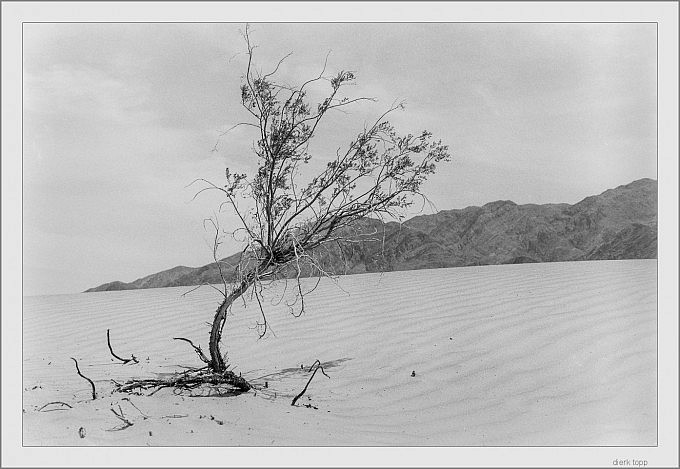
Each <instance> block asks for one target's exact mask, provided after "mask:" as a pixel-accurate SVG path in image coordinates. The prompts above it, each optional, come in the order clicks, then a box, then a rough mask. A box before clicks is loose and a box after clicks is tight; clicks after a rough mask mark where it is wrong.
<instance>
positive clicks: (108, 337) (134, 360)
mask: <svg viewBox="0 0 680 469" xmlns="http://www.w3.org/2000/svg"><path fill="white" fill-rule="evenodd" d="M106 344H107V345H108V346H109V352H111V356H113V358H115V359H116V360H120V361H121V362H123V364H128V363H130V362H132V363H139V360H137V357H135V356H134V355H132V356H131V358H121V357H119V356H118V355H116V354H115V353H114V351H113V347H111V330H110V329H106Z"/></svg>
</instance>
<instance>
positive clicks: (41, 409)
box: [38, 401, 73, 412]
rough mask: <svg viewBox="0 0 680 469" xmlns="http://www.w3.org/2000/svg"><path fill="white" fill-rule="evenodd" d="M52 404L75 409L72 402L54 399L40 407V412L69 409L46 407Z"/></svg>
mask: <svg viewBox="0 0 680 469" xmlns="http://www.w3.org/2000/svg"><path fill="white" fill-rule="evenodd" d="M50 405H60V406H66V407H68V408H69V409H73V406H72V405H71V404H67V403H66V402H62V401H53V402H48V403H47V404H45V405H44V406H42V407H41V408H39V409H38V412H52V411H54V410H67V409H65V408H64V407H56V408H50V409H46V407H47V406H50Z"/></svg>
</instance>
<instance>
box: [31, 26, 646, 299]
mask: <svg viewBox="0 0 680 469" xmlns="http://www.w3.org/2000/svg"><path fill="white" fill-rule="evenodd" d="M242 28H243V26H242V25H235V24H25V25H24V38H23V40H24V42H23V52H24V55H23V60H24V62H23V63H24V69H23V105H24V108H23V269H24V270H23V275H24V294H26V295H32V294H52V293H69V292H78V291H82V290H84V289H86V288H89V287H92V286H96V285H99V284H101V283H104V282H108V281H113V280H122V281H126V282H128V281H132V280H135V279H136V278H139V277H142V276H145V275H148V274H151V273H154V272H157V271H160V270H164V269H168V268H171V267H174V266H176V265H187V266H199V265H204V264H207V263H208V262H210V261H211V250H210V247H209V246H208V238H209V235H208V234H207V233H206V232H205V231H204V229H203V224H202V220H203V219H204V218H206V217H207V216H210V215H211V214H212V211H213V210H214V209H216V207H217V200H216V199H215V198H212V197H199V198H198V199H197V200H194V201H192V197H193V195H194V192H195V188H186V187H185V186H186V185H187V184H189V183H190V182H191V181H192V180H193V179H195V178H198V177H205V178H208V179H212V180H215V181H220V178H221V177H222V175H223V174H224V168H225V167H226V166H229V167H230V168H233V169H234V170H237V171H246V172H252V170H253V169H254V168H255V163H256V159H255V158H254V157H253V155H252V153H251V152H250V150H249V149H250V146H251V143H252V141H253V140H254V138H255V137H254V135H253V134H252V133H251V132H249V131H248V130H247V129H245V128H244V129H243V130H238V131H235V132H233V133H231V134H230V135H229V137H228V138H226V139H222V140H221V141H220V145H219V146H218V151H216V152H213V151H212V149H213V147H214V146H215V143H216V141H217V139H218V135H219V132H220V131H221V130H224V129H226V128H228V127H229V126H231V125H232V124H234V123H237V122H240V121H242V120H244V119H245V117H246V116H245V114H244V111H242V110H241V108H240V100H239V98H240V91H239V84H240V79H241V76H242V74H243V73H244V65H245V55H244V54H243V51H244V43H243V40H242V38H241V36H240V34H239V30H240V29H242ZM252 40H253V42H254V43H256V44H257V45H258V48H257V49H256V54H255V61H256V63H257V64H258V66H259V68H262V69H267V70H268V69H271V68H272V67H273V66H274V65H275V64H276V62H277V61H278V60H279V59H280V58H281V57H283V56H284V55H285V54H287V53H289V52H293V55H292V56H291V57H290V58H289V59H287V61H286V62H285V63H284V65H283V66H282V68H281V70H280V77H281V79H282V80H283V81H285V82H288V83H300V82H301V81H304V80H306V79H308V78H311V77H313V76H315V75H316V74H318V73H319V71H320V70H321V67H322V65H323V62H324V58H325V56H326V54H327V53H328V52H329V51H331V53H330V56H329V60H328V72H329V74H332V73H333V72H334V71H337V70H341V69H344V70H352V71H355V72H356V75H357V77H358V78H357V84H356V86H354V87H352V88H351V89H349V90H348V93H349V94H350V95H355V96H359V95H361V96H373V97H376V98H378V102H377V103H371V104H370V105H366V104H362V105H359V106H356V107H354V108H352V109H351V110H350V113H349V114H340V113H336V114H335V115H333V116H330V115H329V117H328V121H327V123H326V124H327V126H326V127H324V128H323V129H320V131H319V132H318V143H317V144H316V146H315V147H314V149H315V150H316V152H317V158H318V159H319V161H320V162H322V161H323V159H324V154H327V152H326V151H325V150H327V149H328V148H331V147H333V152H334V146H337V145H339V144H341V143H342V142H349V140H350V139H351V137H352V136H353V135H354V134H356V132H357V131H358V130H359V129H360V128H362V127H363V125H364V123H365V122H367V121H369V120H371V119H372V118H375V117H377V116H378V115H379V114H381V113H382V111H384V110H385V109H386V108H387V107H388V106H389V105H390V104H392V103H393V102H394V101H397V100H405V101H406V103H407V108H406V111H405V112H402V113H399V114H398V115H395V117H394V119H393V122H394V123H395V124H396V125H397V127H398V129H399V130H400V131H402V132H404V133H406V132H409V131H411V132H414V133H415V132H417V131H420V130H422V129H428V130H430V131H432V132H433V133H434V135H435V136H436V137H438V138H441V139H442V140H444V141H445V142H446V143H448V144H449V146H450V149H451V150H452V154H453V156H454V159H453V161H452V162H451V163H448V164H446V165H444V166H442V167H441V168H440V169H439V171H438V173H437V174H436V175H435V176H434V177H432V178H431V180H430V181H429V182H428V183H427V184H426V185H425V186H424V188H423V189H424V192H425V193H426V194H427V195H429V197H430V199H431V200H432V201H433V202H434V204H435V205H436V208H437V209H438V210H443V209H452V208H463V207H466V206H469V205H483V204H485V203H488V202H491V201H494V200H498V199H510V200H513V201H514V202H517V203H520V204H522V203H548V202H567V203H575V202H578V201H579V200H581V199H582V198H584V197H586V196H588V195H593V194H598V193H600V192H602V191H604V190H606V189H608V188H612V187H616V186H618V185H621V184H627V183H629V182H631V181H633V180H635V179H639V178H643V177H649V178H656V170H657V168H656V25H654V24H470V23H465V24H353V25H352V24H323V25H318V24H317V25H312V24H304V25H303V24H254V25H252ZM231 222H233V219H229V218H225V223H227V224H229V223H231ZM235 249H236V245H229V244H228V245H225V250H224V252H223V254H224V255H228V254H231V253H232V252H233V251H234V250H235Z"/></svg>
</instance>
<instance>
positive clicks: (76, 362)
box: [71, 357, 97, 400]
mask: <svg viewBox="0 0 680 469" xmlns="http://www.w3.org/2000/svg"><path fill="white" fill-rule="evenodd" d="M71 360H73V361H74V363H75V364H76V372H77V373H78V376H80V377H81V378H83V379H86V380H87V382H88V383H90V386H92V400H95V399H97V390H96V389H95V387H94V382H93V381H92V380H91V379H90V378H88V377H87V376H85V375H83V374H82V373H81V372H80V368H79V367H78V361H77V360H76V359H75V358H73V357H71Z"/></svg>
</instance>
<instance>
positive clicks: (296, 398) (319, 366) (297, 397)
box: [290, 359, 330, 405]
mask: <svg viewBox="0 0 680 469" xmlns="http://www.w3.org/2000/svg"><path fill="white" fill-rule="evenodd" d="M314 367H316V368H314ZM312 368H314V373H312V376H310V377H309V381H307V384H306V385H305V388H304V389H303V390H302V392H301V393H300V394H298V395H297V396H295V398H294V399H293V402H291V403H290V405H295V403H296V402H297V400H298V399H300V398H301V397H302V395H303V394H304V393H305V392H306V391H307V388H308V387H309V383H311V382H312V379H314V375H316V372H317V371H319V370H321V373H323V375H324V376H325V377H326V378H330V376H328V375H327V374H326V372H325V371H324V370H323V366H321V362H320V361H319V360H318V359H317V360H316V361H315V362H314V364H313V365H312V366H310V367H309V371H308V373H309V372H310V371H312Z"/></svg>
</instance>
